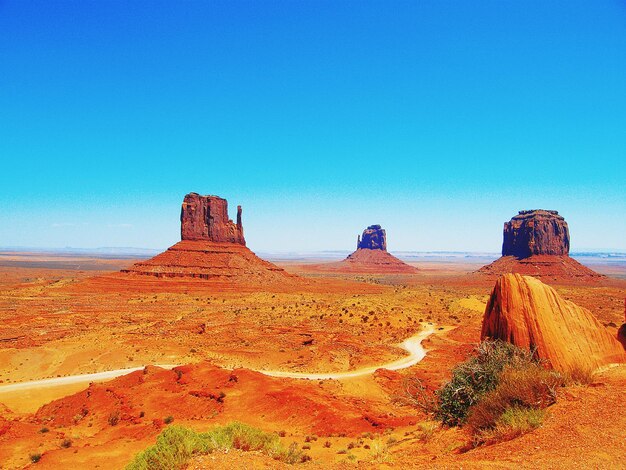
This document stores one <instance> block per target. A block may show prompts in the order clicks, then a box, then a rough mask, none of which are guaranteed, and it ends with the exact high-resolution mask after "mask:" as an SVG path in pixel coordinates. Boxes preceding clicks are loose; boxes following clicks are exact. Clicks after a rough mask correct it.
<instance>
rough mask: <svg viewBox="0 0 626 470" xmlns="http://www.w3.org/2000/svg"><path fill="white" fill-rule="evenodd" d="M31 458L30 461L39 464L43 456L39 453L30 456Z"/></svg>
mask: <svg viewBox="0 0 626 470" xmlns="http://www.w3.org/2000/svg"><path fill="white" fill-rule="evenodd" d="M29 457H30V461H31V462H32V463H37V462H39V461H40V460H41V454H39V453H36V454H30V455H29Z"/></svg>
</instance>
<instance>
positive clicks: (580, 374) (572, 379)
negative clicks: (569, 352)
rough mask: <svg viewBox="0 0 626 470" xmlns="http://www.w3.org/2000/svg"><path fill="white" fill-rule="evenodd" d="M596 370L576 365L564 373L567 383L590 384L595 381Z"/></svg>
mask: <svg viewBox="0 0 626 470" xmlns="http://www.w3.org/2000/svg"><path fill="white" fill-rule="evenodd" d="M594 376H595V372H594V371H593V370H592V369H590V368H588V367H584V366H580V365H579V366H576V367H573V368H572V369H570V370H569V371H568V372H567V373H565V374H563V377H564V379H565V383H566V384H567V385H589V384H590V383H592V382H593V380H594Z"/></svg>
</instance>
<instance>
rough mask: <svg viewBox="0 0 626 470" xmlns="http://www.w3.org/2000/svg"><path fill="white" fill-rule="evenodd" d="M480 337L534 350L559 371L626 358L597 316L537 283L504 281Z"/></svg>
mask: <svg viewBox="0 0 626 470" xmlns="http://www.w3.org/2000/svg"><path fill="white" fill-rule="evenodd" d="M481 338H482V339H486V338H491V339H500V340H503V341H508V342H510V343H513V344H515V345H516V346H519V347H522V348H526V349H534V348H536V351H537V355H538V357H539V358H540V359H543V360H545V361H546V362H547V363H549V365H551V366H552V367H553V368H554V369H556V370H558V371H561V372H569V371H572V370H574V369H576V368H583V369H589V370H596V369H598V368H600V367H602V366H606V365H608V364H611V363H619V362H626V353H625V352H624V349H623V348H622V347H621V345H620V344H619V343H618V342H617V341H616V340H615V338H614V337H613V336H612V335H611V334H610V333H609V332H608V331H607V330H606V329H605V328H604V327H603V326H602V324H600V322H599V321H598V320H597V319H596V318H595V317H594V316H593V314H592V313H591V312H590V311H589V310H587V309H585V308H582V307H579V306H578V305H576V304H574V303H573V302H570V301H568V300H565V299H563V298H562V297H561V296H560V295H559V294H558V293H557V292H556V291H555V290H554V289H553V288H551V287H549V286H547V285H545V284H543V283H542V282H541V281H539V280H538V279H535V278H533V277H530V276H521V275H519V274H505V275H503V276H502V277H500V278H499V279H498V280H497V282H496V285H495V287H494V289H493V291H492V293H491V298H490V299H489V302H488V303H487V307H486V309H485V316H484V318H483V325H482V332H481Z"/></svg>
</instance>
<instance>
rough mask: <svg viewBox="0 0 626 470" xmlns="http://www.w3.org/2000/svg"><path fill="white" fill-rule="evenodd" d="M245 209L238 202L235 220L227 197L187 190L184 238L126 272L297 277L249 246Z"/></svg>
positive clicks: (246, 278)
mask: <svg viewBox="0 0 626 470" xmlns="http://www.w3.org/2000/svg"><path fill="white" fill-rule="evenodd" d="M241 212H242V211H241V206H238V207H237V222H236V223H234V222H233V221H232V220H230V219H229V218H228V202H227V201H226V199H222V198H221V197H217V196H201V195H199V194H197V193H189V194H187V195H186V196H185V199H184V200H183V205H182V209H181V213H180V233H181V241H180V242H178V243H176V244H175V245H173V246H171V247H170V248H168V249H167V250H166V251H164V252H163V253H160V254H158V255H157V256H155V257H154V258H151V259H149V260H147V261H142V262H139V263H136V264H134V265H133V266H131V267H130V268H128V269H125V270H122V272H123V273H128V274H139V275H148V276H155V277H163V278H175V277H191V278H201V279H209V280H214V279H215V280H222V281H224V280H227V281H253V282H254V281H259V280H260V281H263V282H265V281H272V280H276V281H279V280H281V279H282V280H284V279H285V278H293V277H295V276H293V275H290V274H288V273H287V272H285V271H284V270H283V269H281V268H279V267H278V266H275V265H274V264H272V263H270V262H268V261H265V260H262V259H261V258H259V257H258V256H256V255H255V254H254V253H253V252H252V251H250V249H248V248H247V247H246V241H245V239H244V236H243V225H242V221H241Z"/></svg>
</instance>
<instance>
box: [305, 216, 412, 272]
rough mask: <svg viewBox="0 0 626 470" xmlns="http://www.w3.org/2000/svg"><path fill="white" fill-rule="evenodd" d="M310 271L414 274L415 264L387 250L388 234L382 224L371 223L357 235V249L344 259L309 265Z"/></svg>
mask: <svg viewBox="0 0 626 470" xmlns="http://www.w3.org/2000/svg"><path fill="white" fill-rule="evenodd" d="M307 270H309V271H322V272H324V271H325V272H342V273H355V274H356V273H369V274H414V273H417V272H418V269H417V268H416V267H415V266H411V265H409V264H406V263H405V262H404V261H401V260H399V259H398V258H396V257H395V256H393V255H392V254H391V253H389V252H388V251H387V234H386V232H385V230H384V229H383V228H381V226H380V225H370V226H369V227H367V228H366V229H365V230H364V231H363V235H362V236H361V237H357V249H356V251H354V252H353V253H351V254H350V255H348V257H347V258H346V259H344V260H342V261H338V262H335V263H325V264H317V265H309V266H307Z"/></svg>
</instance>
